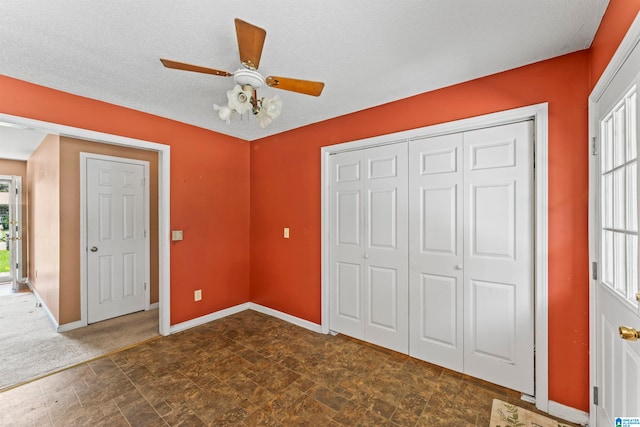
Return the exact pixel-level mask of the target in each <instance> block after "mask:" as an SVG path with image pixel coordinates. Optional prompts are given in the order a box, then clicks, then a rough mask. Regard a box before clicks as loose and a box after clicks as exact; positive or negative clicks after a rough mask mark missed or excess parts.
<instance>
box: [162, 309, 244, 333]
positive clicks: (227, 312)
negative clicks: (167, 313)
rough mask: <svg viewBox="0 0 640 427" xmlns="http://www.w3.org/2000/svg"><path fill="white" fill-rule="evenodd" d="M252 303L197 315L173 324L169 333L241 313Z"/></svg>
mask: <svg viewBox="0 0 640 427" xmlns="http://www.w3.org/2000/svg"><path fill="white" fill-rule="evenodd" d="M250 304H251V303H248V302H245V303H243V304H238V305H234V306H233V307H229V308H225V309H223V310H218V311H214V312H213V313H209V314H206V315H204V316H200V317H196V318H195V319H191V320H187V321H186V322H182V323H178V324H175V325H171V330H170V332H169V333H171V334H175V333H177V332H182V331H185V330H187V329H191V328H195V327H196V326H200V325H204V324H205V323H209V322H213V321H214V320H218V319H222V318H223V317H227V316H231V315H232V314H237V313H240V312H241V311H245V310H248V309H249V305H250Z"/></svg>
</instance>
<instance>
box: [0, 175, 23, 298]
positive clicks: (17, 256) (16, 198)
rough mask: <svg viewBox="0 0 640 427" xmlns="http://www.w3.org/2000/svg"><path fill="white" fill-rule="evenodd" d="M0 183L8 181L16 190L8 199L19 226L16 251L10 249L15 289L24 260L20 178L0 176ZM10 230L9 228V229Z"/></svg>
mask: <svg viewBox="0 0 640 427" xmlns="http://www.w3.org/2000/svg"><path fill="white" fill-rule="evenodd" d="M0 181H9V182H12V183H13V184H14V185H15V189H16V193H14V194H11V195H10V196H9V197H10V198H13V203H14V204H15V205H17V207H16V213H17V216H18V217H17V218H13V220H14V221H17V223H18V224H19V226H20V228H19V230H20V235H19V236H17V237H20V239H19V240H17V241H16V240H14V243H13V245H14V246H13V248H17V249H18V250H15V249H11V251H12V252H13V256H14V261H15V262H12V263H11V264H12V265H11V271H12V272H13V273H12V274H11V284H12V289H16V286H17V285H16V284H17V282H20V281H22V280H23V276H22V263H23V262H24V260H23V259H22V249H23V247H24V246H23V244H24V243H23V242H22V237H24V236H26V235H27V233H24V232H23V227H22V177H21V176H20V175H0ZM9 215H10V218H11V215H13V214H12V213H10V214H9ZM9 228H11V227H9ZM16 242H17V243H16ZM13 264H18V268H14V267H13Z"/></svg>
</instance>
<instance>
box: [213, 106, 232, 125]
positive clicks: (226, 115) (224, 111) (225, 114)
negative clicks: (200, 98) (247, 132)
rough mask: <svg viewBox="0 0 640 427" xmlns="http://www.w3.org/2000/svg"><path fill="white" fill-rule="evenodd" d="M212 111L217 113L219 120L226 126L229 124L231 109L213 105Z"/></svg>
mask: <svg viewBox="0 0 640 427" xmlns="http://www.w3.org/2000/svg"><path fill="white" fill-rule="evenodd" d="M213 109H214V110H216V111H217V112H218V116H220V120H224V121H225V122H227V124H230V123H231V113H232V111H231V108H229V107H227V106H226V105H223V106H220V105H217V104H213Z"/></svg>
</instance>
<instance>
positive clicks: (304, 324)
mask: <svg viewBox="0 0 640 427" xmlns="http://www.w3.org/2000/svg"><path fill="white" fill-rule="evenodd" d="M249 309H250V310H254V311H257V312H258V313H263V314H267V315H269V316H271V317H275V318H277V319H280V320H284V321H285V322H289V323H291V324H293V325H296V326H300V327H301V328H304V329H308V330H310V331H313V332H317V333H319V334H320V333H322V326H321V325H318V324H317V323H313V322H309V321H308V320H304V319H301V318H299V317H295V316H292V315H290V314H287V313H283V312H281V311H278V310H274V309H273V308H269V307H265V306H263V305H260V304H256V303H253V302H250V303H249Z"/></svg>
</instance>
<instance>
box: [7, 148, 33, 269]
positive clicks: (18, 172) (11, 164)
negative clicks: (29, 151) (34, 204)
mask: <svg viewBox="0 0 640 427" xmlns="http://www.w3.org/2000/svg"><path fill="white" fill-rule="evenodd" d="M0 175H14V176H19V177H21V178H22V191H21V197H22V203H21V205H22V224H21V228H20V238H21V239H22V275H23V276H25V277H26V276H27V274H28V270H27V268H28V267H27V265H28V262H27V246H28V244H27V238H28V237H27V236H28V227H29V221H28V215H29V213H28V211H27V185H28V184H27V162H26V161H24V160H7V159H0Z"/></svg>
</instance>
